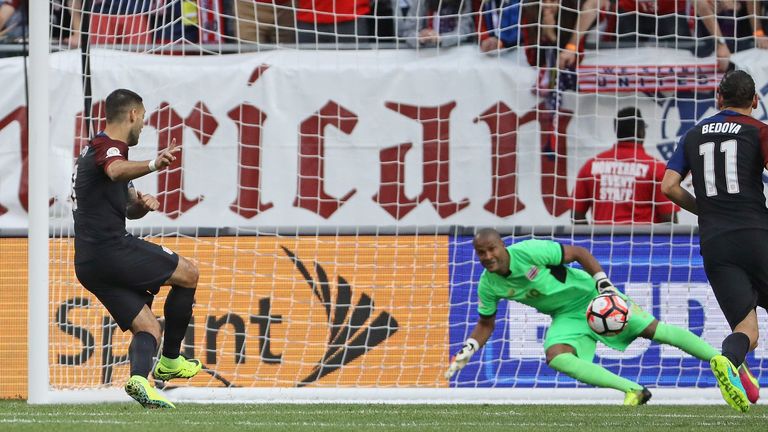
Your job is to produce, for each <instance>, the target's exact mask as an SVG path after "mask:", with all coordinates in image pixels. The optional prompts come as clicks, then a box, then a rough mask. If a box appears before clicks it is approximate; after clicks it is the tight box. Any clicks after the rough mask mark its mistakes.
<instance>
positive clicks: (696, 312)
mask: <svg viewBox="0 0 768 432" xmlns="http://www.w3.org/2000/svg"><path fill="white" fill-rule="evenodd" d="M554 240H555V241H560V242H563V243H564V244H577V245H579V246H583V247H585V248H587V249H590V250H592V251H593V253H594V254H595V257H596V258H597V260H598V261H599V262H600V263H601V264H602V265H603V266H604V268H605V269H606V272H608V273H609V275H610V277H611V281H613V282H614V284H615V285H616V286H617V287H618V288H619V289H620V290H622V291H624V292H626V294H628V295H629V296H630V297H631V298H632V300H633V301H634V304H636V305H638V306H639V307H641V308H642V309H643V310H645V311H648V312H651V313H653V315H654V316H656V317H657V318H658V319H660V320H662V321H664V322H666V323H668V324H672V325H676V326H678V327H682V328H686V329H688V330H690V331H691V332H692V333H694V334H696V335H697V336H700V337H701V338H702V339H704V340H706V341H707V342H709V343H710V344H712V345H713V346H719V344H720V342H721V341H722V339H723V338H724V337H725V336H726V335H727V334H728V333H729V332H730V330H729V326H728V323H727V322H726V320H725V318H724V317H723V315H722V312H721V311H720V307H719V306H718V303H717V299H716V298H715V296H714V293H713V292H712V289H711V287H710V286H709V285H708V283H707V278H706V275H705V273H704V268H703V264H702V261H701V259H702V258H701V255H700V254H699V246H698V245H699V240H698V238H697V237H695V236H690V235H680V236H673V237H669V236H657V237H652V236H647V235H637V234H635V235H629V236H600V235H596V236H592V237H590V236H568V237H563V238H557V237H556V238H554ZM605 245H611V246H610V247H606V246H605ZM639 245H643V246H642V247H639ZM450 256H451V257H452V262H451V270H450V274H451V275H452V279H451V296H450V298H451V315H450V341H451V352H457V351H458V350H459V349H461V346H462V344H463V343H464V340H465V339H466V337H467V335H468V334H470V332H471V331H472V328H473V326H474V325H475V323H476V322H477V312H476V308H475V305H476V304H477V302H478V301H479V299H478V297H477V283H478V280H479V277H480V274H481V273H482V271H483V268H482V265H481V264H480V263H479V262H478V261H477V259H476V257H475V256H474V250H473V248H472V238H471V237H454V238H452V239H451V244H450ZM529 273H530V272H529ZM758 309H759V308H758ZM758 313H759V314H760V318H759V319H760V320H762V319H764V317H765V314H764V311H762V312H761V311H758ZM550 322H551V318H550V317H549V316H547V315H545V314H542V313H539V312H538V311H536V310H535V309H533V308H531V307H528V306H526V305H523V304H521V303H517V302H514V301H507V300H502V301H500V302H499V303H498V309H497V312H496V323H497V325H496V327H495V330H494V332H493V334H492V335H491V337H490V338H489V339H488V342H487V343H486V345H485V346H484V348H483V350H482V351H481V352H480V353H479V354H480V355H479V356H475V357H476V358H473V361H472V362H470V363H469V364H468V365H467V366H466V367H465V368H464V369H462V370H461V371H460V372H459V373H458V374H457V375H456V376H455V377H454V378H453V379H452V382H451V385H452V386H457V387H522V388H526V387H558V388H561V387H575V386H577V384H576V382H575V381H574V380H573V379H572V378H570V377H567V376H565V375H563V374H558V373H557V372H556V371H554V370H553V369H551V368H549V367H547V362H546V358H545V355H544V346H543V344H544V339H545V337H546V333H547V329H548V328H549V325H550ZM761 322H762V321H761ZM594 361H595V362H597V363H599V364H602V365H603V366H604V367H606V368H607V369H609V370H610V371H612V372H614V373H618V374H619V375H623V376H625V377H627V378H630V379H633V380H636V381H637V382H639V383H640V384H643V385H652V386H658V387H713V386H716V383H715V381H714V378H713V377H712V375H711V373H710V372H709V364H708V363H707V362H702V361H700V360H698V359H696V358H694V357H692V356H690V355H689V354H687V353H684V352H682V351H680V350H679V349H677V348H674V347H671V346H668V345H659V344H651V343H650V342H649V341H648V340H647V339H643V338H638V339H637V340H635V341H634V342H633V343H632V345H630V346H629V348H627V350H626V351H624V352H619V351H616V350H613V349H610V348H608V347H606V346H604V345H601V344H598V347H597V355H596V357H595V360H594ZM748 363H749V366H750V368H751V369H752V370H755V369H756V370H758V371H761V370H762V371H765V370H766V369H768V349H766V348H761V347H758V348H757V349H756V350H755V351H754V352H751V353H750V354H749V355H748ZM756 376H757V375H756ZM759 376H760V377H761V379H760V381H761V383H762V384H763V385H766V384H768V375H767V374H765V373H763V374H762V375H759Z"/></svg>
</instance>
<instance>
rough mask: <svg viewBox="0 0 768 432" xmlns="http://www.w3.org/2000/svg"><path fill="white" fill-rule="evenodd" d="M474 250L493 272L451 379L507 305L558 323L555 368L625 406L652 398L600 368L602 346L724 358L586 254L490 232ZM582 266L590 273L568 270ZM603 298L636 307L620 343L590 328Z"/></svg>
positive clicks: (550, 356)
mask: <svg viewBox="0 0 768 432" xmlns="http://www.w3.org/2000/svg"><path fill="white" fill-rule="evenodd" d="M473 246H474V247H475V252H476V253H477V255H478V257H479V258H480V263H481V264H482V265H483V267H485V271H483V274H482V275H481V276H480V283H479V285H478V287H477V293H478V300H479V305H478V313H479V315H480V317H479V319H478V322H477V325H476V326H475V328H474V330H473V331H472V334H471V335H470V337H469V339H467V341H466V343H465V344H464V347H463V348H462V349H461V351H459V352H458V354H456V356H455V357H454V360H453V362H452V363H451V365H450V367H449V368H448V371H447V372H446V373H445V376H446V378H450V377H451V376H453V374H455V373H456V372H457V371H459V370H460V369H461V368H463V367H464V366H466V364H467V363H468V362H469V359H470V357H472V354H474V353H475V352H476V351H477V350H479V349H480V347H482V346H483V345H484V344H485V342H486V341H487V340H488V338H489V337H490V336H491V333H492V332H493V328H494V324H495V315H496V306H497V304H498V302H499V300H501V299H507V300H514V301H517V302H520V303H523V304H525V305H528V306H531V307H533V308H535V309H536V310H538V311H539V312H542V313H545V314H547V315H550V316H551V317H552V324H551V326H550V327H549V330H548V331H547V335H546V338H545V340H544V351H545V355H546V359H547V364H548V365H549V366H550V367H551V368H552V369H555V370H557V371H559V372H562V373H564V374H566V375H568V376H570V377H572V378H574V379H576V380H579V381H581V382H583V383H586V384H591V385H593V386H596V387H606V388H613V389H616V390H619V391H621V392H623V393H624V394H625V397H624V405H643V404H645V403H646V402H648V400H649V399H650V398H651V392H650V391H648V389H647V388H645V387H643V386H642V385H640V384H638V383H635V382H633V381H630V380H628V379H626V378H622V377H620V376H618V375H616V374H614V373H612V372H610V371H608V370H607V369H605V368H603V367H602V366H600V365H597V364H594V363H592V359H593V357H594V355H595V348H596V345H597V341H600V342H602V343H604V344H605V345H607V346H609V347H611V348H613V349H617V350H619V351H624V350H625V349H626V348H627V346H629V344H630V343H632V341H634V340H635V339H636V338H637V337H638V336H640V337H643V338H646V339H651V340H654V341H656V342H659V343H662V344H667V345H672V346H675V347H677V348H680V349H681V350H683V351H685V352H687V353H688V354H690V355H692V356H694V357H696V358H698V359H700V360H703V361H707V362H709V360H710V359H711V358H712V357H714V356H716V355H718V354H720V353H719V352H718V351H717V350H715V348H713V347H712V346H711V345H710V344H708V343H707V342H705V341H704V340H702V339H701V338H699V337H698V336H696V335H694V334H693V333H691V332H690V331H688V330H685V329H682V328H680V327H675V326H672V325H669V324H664V323H662V322H659V321H658V320H656V319H655V318H654V317H653V316H652V315H651V314H649V313H648V312H646V311H644V310H642V309H641V308H640V307H639V306H637V305H636V304H634V303H633V302H631V300H629V299H628V298H627V297H626V296H624V295H623V294H620V293H619V292H618V290H616V288H615V287H614V286H613V284H612V283H611V281H610V280H609V279H608V277H607V276H606V274H605V272H603V269H602V268H601V267H600V264H599V263H598V262H597V260H596V259H595V257H594V256H592V254H591V253H589V251H588V250H586V249H584V248H582V247H578V246H565V245H561V244H559V243H556V242H553V241H548V240H527V241H523V242H520V243H517V244H515V245H513V246H510V247H505V246H504V242H503V241H502V240H501V237H500V236H499V233H498V232H496V231H495V230H493V229H490V228H485V229H482V230H480V231H478V233H477V234H476V235H475V238H474V241H473ZM574 261H578V263H579V264H581V266H582V267H583V268H584V270H579V269H576V268H573V267H567V266H565V264H568V263H571V262H574ZM595 288H597V291H596V290H595ZM598 292H600V293H606V292H615V293H619V294H620V295H621V296H622V297H623V298H625V299H626V300H628V303H629V305H630V308H631V311H632V313H631V316H630V320H629V322H628V323H627V326H626V327H625V328H624V331H622V332H621V333H620V334H618V335H616V336H601V335H598V334H596V333H594V332H593V331H592V330H591V329H590V327H589V324H588V323H587V319H586V310H587V306H588V305H589V303H590V301H592V299H593V298H594V297H595V295H597V293H598ZM752 384H753V385H756V382H753V383H752Z"/></svg>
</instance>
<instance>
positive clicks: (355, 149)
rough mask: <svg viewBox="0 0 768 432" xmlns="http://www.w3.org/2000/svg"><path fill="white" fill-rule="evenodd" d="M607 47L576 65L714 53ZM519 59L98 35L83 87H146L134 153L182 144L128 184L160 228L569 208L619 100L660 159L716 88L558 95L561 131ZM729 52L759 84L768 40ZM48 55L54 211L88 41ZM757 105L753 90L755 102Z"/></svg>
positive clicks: (483, 218) (7, 144)
mask: <svg viewBox="0 0 768 432" xmlns="http://www.w3.org/2000/svg"><path fill="white" fill-rule="evenodd" d="M761 54H762V55H761ZM601 55H602V56H603V57H600V58H598V57H590V56H588V57H587V59H586V60H585V62H584V64H585V65H590V64H591V65H595V64H600V62H605V63H608V62H610V63H608V64H631V65H634V66H637V65H643V64H650V63H653V64H657V65H658V64H659V61H658V59H659V58H663V59H671V60H675V61H677V62H680V63H682V64H693V63H702V62H707V61H711V60H709V59H704V60H702V59H695V58H693V57H692V56H690V55H688V53H687V52H677V51H672V52H671V53H670V52H667V51H665V50H654V52H647V51H641V50H638V51H637V52H634V53H631V52H626V50H622V54H621V56H613V57H610V56H609V57H604V56H605V53H601ZM521 57H522V56H520V55H519V54H518V53H516V52H512V53H511V54H510V55H509V56H508V57H502V58H497V57H487V56H483V55H481V54H479V53H477V52H476V51H475V50H474V49H473V48H471V47H467V48H461V49H456V50H454V51H452V52H446V51H440V52H439V54H438V53H434V52H430V51H424V50H422V51H418V52H417V51H400V50H383V51H317V52H312V51H270V52H263V53H253V54H243V55H227V56H205V57H180V56H159V55H158V56H155V55H139V54H125V53H116V52H112V51H99V50H96V51H94V52H93V53H92V73H93V81H92V86H93V101H94V105H95V107H96V108H99V107H100V106H101V105H100V104H99V102H100V101H103V99H104V98H106V96H107V95H108V94H109V93H110V92H111V91H112V90H114V89H116V88H121V87H124V88H129V89H132V90H134V91H136V92H138V93H139V94H141V95H142V96H143V97H144V104H145V107H146V109H147V116H146V120H147V125H146V126H145V128H144V131H143V133H142V135H141V139H140V142H139V145H138V146H137V147H135V148H133V149H132V150H131V153H130V158H131V159H134V160H142V159H150V158H152V157H154V155H155V154H156V153H157V152H158V150H159V149H160V148H162V147H164V146H166V145H167V144H168V142H170V140H171V139H172V138H176V139H177V142H180V143H182V148H183V157H182V158H180V161H179V162H180V166H179V167H177V168H176V169H173V170H171V171H169V172H165V173H159V174H152V175H148V176H146V177H144V178H141V179H139V180H137V181H136V182H135V184H136V187H137V188H138V189H140V190H142V191H145V192H148V193H151V194H158V195H160V197H161V199H162V203H163V211H162V212H157V213H153V214H150V215H148V216H147V217H145V218H144V219H142V220H139V221H132V222H131V224H133V226H169V227H170V226H185V227H193V226H203V227H249V226H323V225H330V226H336V225H338V226H342V225H348V226H355V225H402V226H412V225H505V224H514V225H552V224H567V223H569V222H570V219H569V216H570V212H569V211H568V209H569V208H570V202H569V200H568V197H569V194H570V193H571V191H572V189H573V183H574V179H575V176H576V173H577V172H578V169H579V168H580V167H581V165H583V163H584V162H585V161H586V160H587V159H589V158H591V157H593V156H594V155H595V154H597V153H599V152H601V151H603V150H606V149H608V148H609V147H610V146H612V145H613V143H614V142H615V137H614V135H613V134H614V132H613V128H612V124H613V118H614V116H615V113H616V111H617V110H618V109H619V108H623V107H625V106H629V105H638V107H639V108H640V109H641V110H642V112H643V116H644V118H645V121H646V122H647V123H648V124H649V130H648V137H647V139H646V142H645V147H646V150H647V151H648V153H650V154H652V155H654V156H656V157H658V158H659V159H664V158H665V157H668V155H669V152H670V151H671V149H672V148H673V145H674V141H675V138H676V137H677V134H678V132H679V131H680V130H681V128H685V127H686V126H687V125H690V124H692V122H695V121H696V120H697V118H700V117H701V116H704V115H708V114H710V113H711V112H713V111H714V108H713V107H712V104H713V101H712V99H711V95H710V96H706V97H705V98H704V99H701V98H700V99H699V100H691V99H689V100H687V101H682V100H681V99H678V98H676V97H674V95H673V94H672V95H668V96H671V97H667V98H658V97H656V98H654V97H651V95H646V94H641V95H640V96H636V95H637V93H635V92H618V91H617V92H616V93H615V94H612V95H606V94H600V93H598V92H593V93H582V94H579V95H576V94H571V95H569V96H568V97H566V98H565V99H564V102H563V107H564V108H565V109H566V110H568V111H570V112H572V113H573V114H572V115H570V117H569V118H568V121H567V122H564V120H562V119H561V120H559V124H560V127H561V131H562V132H565V133H564V134H562V135H561V138H560V140H556V139H555V136H556V134H553V133H552V129H553V128H554V127H555V125H556V124H558V122H553V121H552V119H551V116H550V117H548V116H547V115H545V114H543V112H544V111H542V110H537V107H540V106H541V105H540V104H542V103H544V100H545V99H546V98H545V97H544V95H537V93H536V90H535V87H536V82H537V80H538V74H537V72H536V71H535V70H534V69H533V68H531V67H529V66H527V65H525V64H524V63H523V62H522V61H521ZM734 61H735V62H736V63H737V64H739V66H740V67H743V68H745V69H747V70H749V71H750V72H751V73H752V74H753V76H754V77H755V80H756V82H757V84H758V90H759V92H760V94H761V97H762V96H764V95H765V94H766V93H767V92H768V86H767V85H766V83H768V56H765V55H764V53H762V52H745V53H742V54H739V55H737V56H734ZM51 62H52V69H51V74H50V86H51V104H52V106H51V151H52V154H51V158H50V174H51V176H50V178H51V194H52V198H54V204H53V206H52V209H53V211H52V214H53V215H59V216H60V217H61V222H63V223H71V222H70V219H71V217H70V216H69V215H70V207H71V205H70V202H69V194H70V178H71V175H72V170H73V165H74V155H75V154H76V153H77V151H78V150H79V146H80V145H81V144H82V142H81V141H80V140H78V139H76V136H77V135H78V133H79V132H78V129H79V128H78V127H77V126H76V125H77V118H78V115H79V114H81V113H82V111H83V93H82V81H81V76H80V57H79V53H77V52H65V53H56V54H53V55H52V61H51ZM0 81H1V82H3V83H4V91H3V92H0V173H2V174H1V175H0V229H5V228H24V227H26V224H27V213H26V210H25V208H26V184H25V182H21V179H22V177H23V176H24V175H25V172H26V171H25V169H24V164H23V163H22V160H23V154H26V150H25V149H24V146H23V145H22V139H23V136H24V135H25V134H26V125H25V121H26V120H25V116H24V115H23V114H24V110H25V109H26V106H25V99H24V96H23V95H24V80H23V68H22V64H21V60H20V59H19V58H9V59H2V60H0ZM596 82H597V81H596ZM613 85H616V83H615V82H614V83H613ZM593 90H594V89H593ZM765 115H766V113H765V110H764V109H763V108H762V106H761V108H760V109H759V110H758V112H757V113H756V116H757V117H758V118H764V117H765ZM563 128H564V129H563ZM556 143H557V144H556ZM555 154H558V155H559V156H557V157H555ZM563 161H567V163H565V164H564V163H562V162H563ZM681 215H682V214H681ZM682 222H690V223H693V222H695V220H694V219H693V218H691V217H683V218H682Z"/></svg>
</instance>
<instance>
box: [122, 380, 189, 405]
mask: <svg viewBox="0 0 768 432" xmlns="http://www.w3.org/2000/svg"><path fill="white" fill-rule="evenodd" d="M125 392H126V393H128V396H130V397H132V398H134V399H136V402H138V403H140V404H141V406H143V407H144V408H152V409H154V408H176V407H175V406H174V405H173V404H172V403H171V401H169V400H168V399H166V397H165V396H163V395H162V394H160V392H159V391H157V389H156V388H154V387H152V386H151V385H149V381H147V379H146V378H144V377H143V376H141V375H134V376H132V377H130V378H128V382H126V383H125Z"/></svg>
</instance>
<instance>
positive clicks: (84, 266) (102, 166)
mask: <svg viewBox="0 0 768 432" xmlns="http://www.w3.org/2000/svg"><path fill="white" fill-rule="evenodd" d="M144 113H145V109H144V105H143V103H142V98H141V97H140V96H139V95H138V94H136V93H134V92H132V91H130V90H125V89H118V90H115V91H114V92H112V93H111V94H110V95H109V96H108V97H107V100H106V115H107V125H106V128H105V129H104V131H102V132H100V133H99V134H98V135H97V136H96V137H94V138H93V139H92V140H91V141H90V143H89V145H88V146H87V147H85V148H84V149H83V151H82V152H81V153H80V157H79V158H78V159H77V164H76V166H75V171H74V174H73V176H72V183H73V187H72V203H73V216H74V219H75V273H76V274H77V278H78V280H79V281H80V283H81V284H82V285H83V286H84V287H85V288H86V289H87V290H88V291H90V292H91V293H93V295H95V296H96V297H97V298H98V299H99V301H101V303H102V304H103V305H104V306H105V307H106V308H107V310H108V311H109V313H110V315H112V317H113V318H114V319H115V321H117V324H118V325H119V326H120V329H122V330H123V331H126V330H130V331H131V332H132V333H133V338H132V339H131V345H130V347H129V350H128V357H129V359H130V362H131V372H130V373H131V376H130V378H129V379H128V381H127V383H126V384H125V391H126V392H127V393H128V395H130V396H131V397H132V398H134V399H135V400H136V401H138V402H139V403H141V404H142V405H143V406H144V407H146V408H174V405H173V404H172V403H171V402H170V401H169V400H168V399H166V398H165V396H163V395H162V394H161V393H160V392H158V391H157V390H156V389H155V388H154V387H152V386H150V385H149V382H148V381H147V376H148V375H149V372H150V370H151V369H152V359H153V357H154V355H155V354H156V353H157V346H158V343H159V340H160V333H161V330H160V324H159V323H158V321H157V318H156V317H155V315H154V314H153V313H152V310H151V309H150V307H151V305H152V300H153V298H154V296H155V294H157V293H158V291H159V290H160V287H161V286H163V285H171V290H170V293H169V294H168V298H167V299H166V301H165V305H164V315H165V335H164V338H163V352H162V356H161V357H160V361H159V362H158V364H157V366H156V367H155V370H154V376H155V378H158V379H161V380H169V379H172V378H191V377H193V376H195V374H197V373H198V372H199V371H200V369H201V367H202V364H201V363H200V361H198V360H187V359H185V358H184V357H182V356H181V355H180V354H179V352H180V348H181V341H182V339H183V338H184V335H185V333H186V330H187V326H188V325H189V320H190V318H191V317H192V305H193V303H194V296H195V289H196V287H197V280H198V270H197V266H195V264H193V263H192V262H190V261H189V260H187V259H185V258H184V257H182V256H179V255H177V254H176V253H174V252H173V251H171V250H170V249H168V248H166V247H165V246H159V245H156V244H154V243H150V242H148V241H145V240H142V239H139V238H136V237H134V236H132V235H131V234H130V233H128V232H127V231H126V229H125V219H126V218H129V219H138V218H141V217H143V216H144V215H146V214H147V213H148V212H150V211H155V210H157V209H158V207H159V206H160V204H159V202H158V201H157V199H156V198H155V197H153V196H152V195H149V194H146V193H142V192H139V191H137V190H136V189H135V188H134V187H133V183H132V182H131V181H132V180H133V179H136V178H139V177H142V176H144V175H147V174H149V173H151V172H154V171H157V170H159V169H163V168H165V167H167V166H169V165H170V164H171V163H172V162H173V161H174V160H175V159H176V156H175V154H176V153H178V152H179V151H180V147H177V146H176V145H175V142H174V143H171V145H170V146H169V147H168V148H166V149H165V150H163V151H162V152H160V154H159V155H158V156H157V157H156V158H155V159H152V160H149V161H130V160H128V150H129V148H130V147H133V146H135V145H136V144H138V143H139V134H140V133H141V129H142V127H143V126H144Z"/></svg>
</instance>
